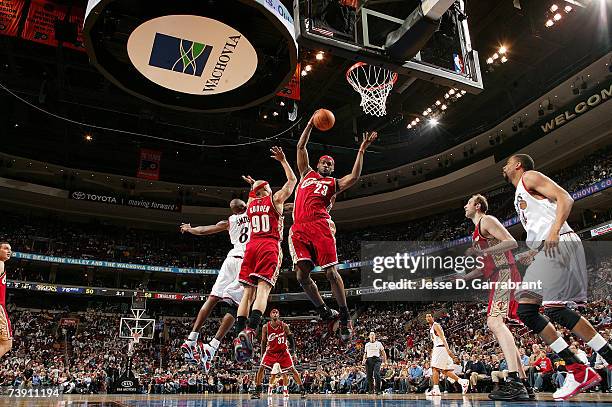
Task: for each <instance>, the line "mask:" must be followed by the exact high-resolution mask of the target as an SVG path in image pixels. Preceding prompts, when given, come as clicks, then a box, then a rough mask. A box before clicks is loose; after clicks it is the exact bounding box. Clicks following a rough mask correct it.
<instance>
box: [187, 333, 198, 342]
mask: <svg viewBox="0 0 612 407" xmlns="http://www.w3.org/2000/svg"><path fill="white" fill-rule="evenodd" d="M199 336H200V333H199V332H192V333H190V334H189V337H188V338H187V339H189V340H190V341H197V340H198V337H199Z"/></svg>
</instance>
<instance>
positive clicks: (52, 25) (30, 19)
mask: <svg viewBox="0 0 612 407" xmlns="http://www.w3.org/2000/svg"><path fill="white" fill-rule="evenodd" d="M67 13H70V14H69V15H68V22H70V23H73V24H76V29H77V39H76V43H72V42H65V41H64V42H62V45H63V46H64V47H66V48H71V49H75V50H79V51H83V52H84V51H85V47H84V45H83V20H84V18H85V11H84V10H83V8H81V7H75V6H72V7H70V8H69V7H68V6H67V5H64V4H55V3H53V2H50V1H46V0H32V3H31V4H30V9H29V10H28V16H27V18H26V21H25V24H24V26H23V31H22V33H21V37H22V38H24V39H26V40H30V41H34V42H38V43H40V44H46V45H51V46H54V47H57V46H58V45H59V41H58V40H57V38H56V28H57V25H58V23H62V22H63V21H65V19H66V14H67Z"/></svg>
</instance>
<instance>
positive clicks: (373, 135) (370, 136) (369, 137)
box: [361, 131, 378, 151]
mask: <svg viewBox="0 0 612 407" xmlns="http://www.w3.org/2000/svg"><path fill="white" fill-rule="evenodd" d="M377 138H378V133H377V132H375V131H372V132H367V131H366V132H365V134H364V135H363V141H362V142H361V150H362V151H365V150H366V149H367V148H368V147H369V146H370V144H372V143H373V142H374V141H375V140H376V139H377Z"/></svg>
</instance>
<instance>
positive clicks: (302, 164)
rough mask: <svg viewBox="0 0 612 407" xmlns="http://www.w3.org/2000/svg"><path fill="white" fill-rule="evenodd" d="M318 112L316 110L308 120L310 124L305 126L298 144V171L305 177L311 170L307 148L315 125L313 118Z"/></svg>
mask: <svg viewBox="0 0 612 407" xmlns="http://www.w3.org/2000/svg"><path fill="white" fill-rule="evenodd" d="M316 113H317V112H314V114H313V115H312V117H311V118H310V120H308V124H306V127H305V128H304V131H303V132H302V135H301V136H300V139H299V141H298V144H297V167H298V171H299V172H300V177H303V176H304V175H306V173H307V172H308V171H310V170H311V168H310V163H309V162H308V150H306V144H308V140H309V139H310V133H311V132H312V128H313V127H314V124H313V123H312V119H313V118H314V115H315V114H316Z"/></svg>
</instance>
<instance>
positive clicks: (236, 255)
mask: <svg viewBox="0 0 612 407" xmlns="http://www.w3.org/2000/svg"><path fill="white" fill-rule="evenodd" d="M230 209H231V210H232V215H231V216H230V217H229V218H228V219H227V220H222V221H220V222H218V223H217V224H216V225H210V226H198V227H191V225H190V224H188V223H186V224H182V225H181V233H191V234H193V235H197V236H203V235H211V234H214V233H219V232H225V231H227V232H228V233H229V237H230V241H231V242H232V244H233V245H234V247H233V248H232V249H231V250H230V251H229V253H228V254H227V257H226V258H225V261H223V265H222V266H221V270H220V271H219V275H218V276H217V280H216V281H215V284H214V285H213V287H212V290H211V291H210V295H209V296H208V298H207V299H206V302H205V303H204V305H202V308H201V309H200V312H199V313H198V316H197V318H196V320H195V322H194V324H193V329H192V332H191V333H190V334H189V337H188V338H187V339H186V340H185V342H184V343H183V344H182V345H181V349H182V350H183V354H184V356H185V360H186V361H187V362H189V363H192V364H198V363H199V364H200V365H201V366H202V367H203V368H204V370H205V371H206V373H208V371H209V370H210V366H211V361H212V359H213V358H214V356H215V353H216V352H217V349H218V348H219V344H220V343H221V340H223V338H224V337H225V335H226V334H227V332H228V331H229V330H230V329H231V328H232V326H233V325H234V322H235V320H236V315H235V314H236V309H237V307H238V305H239V304H240V301H241V300H242V294H243V292H244V287H243V286H242V284H240V282H238V274H239V273H240V267H241V266H242V258H243V256H244V250H245V248H246V244H247V243H248V241H249V238H250V223H249V217H248V216H247V214H246V204H245V203H244V201H242V200H240V199H232V201H231V202H230ZM219 302H223V303H225V304H227V305H228V306H229V307H230V310H229V311H228V312H227V313H226V314H225V316H224V317H223V319H222V320H221V324H220V325H219V329H218V330H217V334H216V335H215V337H214V338H213V339H212V340H211V341H210V343H207V344H202V343H201V342H198V337H199V332H200V329H201V328H202V325H203V324H204V321H206V318H208V316H209V315H210V313H211V312H212V310H213V309H214V308H215V306H216V305H217V303H219Z"/></svg>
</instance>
